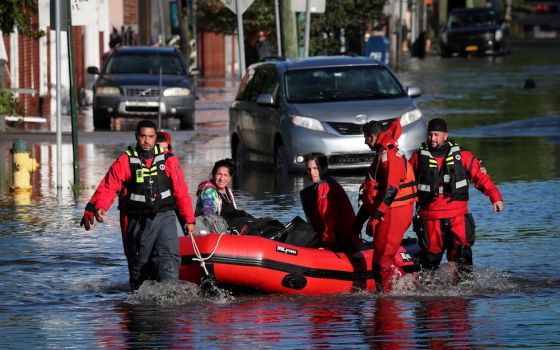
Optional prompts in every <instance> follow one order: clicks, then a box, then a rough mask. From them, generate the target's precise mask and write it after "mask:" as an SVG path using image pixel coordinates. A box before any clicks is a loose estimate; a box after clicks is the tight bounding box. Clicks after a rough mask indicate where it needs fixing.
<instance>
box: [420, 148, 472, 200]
mask: <svg viewBox="0 0 560 350" xmlns="http://www.w3.org/2000/svg"><path fill="white" fill-rule="evenodd" d="M448 144H449V152H448V154H447V155H446V156H445V158H444V163H443V164H442V170H441V171H440V169H439V168H438V165H437V160H436V159H435V158H434V157H433V156H432V153H431V152H430V151H429V150H428V149H427V148H426V145H425V144H423V145H422V147H421V148H420V151H419V153H420V157H419V161H420V171H419V174H418V195H419V197H420V200H421V201H431V200H433V198H435V197H436V196H437V195H438V194H446V195H449V196H451V197H452V198H453V199H456V200H468V187H469V182H468V180H467V175H466V170H465V168H464V167H463V164H462V162H461V147H460V146H459V145H457V144H455V143H453V142H452V141H448ZM440 172H441V173H442V174H441V175H440Z"/></svg>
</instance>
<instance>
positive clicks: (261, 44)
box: [255, 30, 275, 62]
mask: <svg viewBox="0 0 560 350" xmlns="http://www.w3.org/2000/svg"><path fill="white" fill-rule="evenodd" d="M255 52H256V56H257V62H260V61H262V60H263V59H265V58H267V57H271V56H274V55H275V54H274V48H273V47H272V45H271V44H270V41H268V38H267V37H266V33H265V32H264V31H262V30H261V31H259V33H258V35H257V41H256V42H255Z"/></svg>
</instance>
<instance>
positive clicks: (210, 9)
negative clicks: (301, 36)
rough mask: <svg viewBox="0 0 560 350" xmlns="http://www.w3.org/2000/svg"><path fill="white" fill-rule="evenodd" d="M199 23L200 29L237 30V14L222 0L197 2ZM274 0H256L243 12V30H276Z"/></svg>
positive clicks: (225, 31)
mask: <svg viewBox="0 0 560 350" xmlns="http://www.w3.org/2000/svg"><path fill="white" fill-rule="evenodd" d="M197 25H198V28H199V30H200V31H204V32H215V33H221V34H234V33H236V32H237V15H236V14H235V13H233V12H231V11H230V10H229V9H228V8H227V7H225V5H224V4H223V3H222V2H221V1H220V0H202V1H198V2H197ZM275 28H276V27H275V19H274V2H273V1H269V0H256V1H254V2H253V3H252V4H251V6H250V7H249V8H248V9H247V11H245V13H244V14H243V31H244V32H245V33H246V34H247V33H254V32H257V31H259V30H264V31H268V32H275Z"/></svg>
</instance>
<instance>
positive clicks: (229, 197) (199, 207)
mask: <svg viewBox="0 0 560 350" xmlns="http://www.w3.org/2000/svg"><path fill="white" fill-rule="evenodd" d="M207 188H212V189H214V191H213V192H214V193H213V197H214V198H213V199H212V200H213V201H214V202H216V203H217V209H218V212H217V213H216V214H218V215H222V214H223V216H227V214H226V212H227V213H228V214H229V213H230V212H232V211H235V210H237V205H236V204H235V197H234V196H233V192H232V191H231V189H230V188H229V187H227V186H226V194H223V193H221V192H220V191H219V190H218V187H216V185H215V184H214V182H212V180H208V181H203V182H201V183H200V184H199V185H198V190H197V191H196V196H197V197H198V198H197V200H196V208H195V213H194V215H195V216H199V215H204V208H203V203H202V200H201V197H200V195H201V193H202V192H203V191H204V190H206V189H207Z"/></svg>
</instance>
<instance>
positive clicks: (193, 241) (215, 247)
mask: <svg viewBox="0 0 560 350" xmlns="http://www.w3.org/2000/svg"><path fill="white" fill-rule="evenodd" d="M225 234H226V232H222V233H220V237H218V241H217V242H216V245H215V246H214V249H213V250H212V253H210V254H209V255H208V256H207V257H206V258H203V257H202V254H200V250H199V249H198V245H197V244H196V241H195V240H194V235H193V234H190V235H189V236H190V237H191V242H192V246H193V250H194V255H196V258H193V261H199V262H200V266H201V267H202V269H203V270H204V273H205V274H206V276H210V273H208V270H207V269H206V263H205V261H206V260H208V259H210V258H211V257H212V255H214V253H216V249H218V245H219V244H220V240H221V239H222V236H223V235H225Z"/></svg>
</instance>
